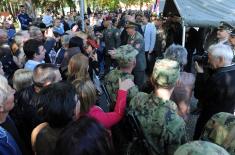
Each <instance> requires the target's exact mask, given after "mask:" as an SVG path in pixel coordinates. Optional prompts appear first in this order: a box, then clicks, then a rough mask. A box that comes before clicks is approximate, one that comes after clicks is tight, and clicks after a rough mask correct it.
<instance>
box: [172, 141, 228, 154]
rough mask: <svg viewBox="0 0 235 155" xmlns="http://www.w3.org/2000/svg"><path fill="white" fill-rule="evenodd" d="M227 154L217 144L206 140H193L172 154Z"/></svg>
mask: <svg viewBox="0 0 235 155" xmlns="http://www.w3.org/2000/svg"><path fill="white" fill-rule="evenodd" d="M189 154H190V155H229V153H228V152H227V151H226V150H225V149H224V148H222V147H220V146H219V145H216V144H214V143H211V142H207V141H193V142H189V143H186V144H184V145H182V146H180V147H179V148H178V149H177V150H176V151H175V153H174V155H189Z"/></svg>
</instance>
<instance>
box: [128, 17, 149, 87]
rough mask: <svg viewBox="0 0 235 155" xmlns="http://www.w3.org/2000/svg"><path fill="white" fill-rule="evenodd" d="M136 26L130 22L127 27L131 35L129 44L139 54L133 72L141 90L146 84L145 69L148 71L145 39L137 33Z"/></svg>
mask: <svg viewBox="0 0 235 155" xmlns="http://www.w3.org/2000/svg"><path fill="white" fill-rule="evenodd" d="M135 28H136V24H135V23H132V22H129V23H128V24H127V25H126V31H127V33H128V35H129V37H128V41H127V43H128V44H129V45H132V46H133V47H134V48H135V49H136V50H138V51H139V54H138V55H137V57H136V67H135V68H134V70H133V74H134V76H135V84H136V85H137V86H138V87H139V88H141V87H142V86H143V84H144V82H145V69H146V59H145V51H144V38H143V36H142V35H141V34H140V33H139V32H137V31H136V29H135Z"/></svg>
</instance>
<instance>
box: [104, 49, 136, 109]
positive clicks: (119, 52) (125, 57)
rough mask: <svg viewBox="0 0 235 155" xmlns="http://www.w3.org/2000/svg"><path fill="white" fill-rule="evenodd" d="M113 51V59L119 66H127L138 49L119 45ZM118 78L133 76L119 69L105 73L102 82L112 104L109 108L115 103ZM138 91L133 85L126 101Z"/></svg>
mask: <svg viewBox="0 0 235 155" xmlns="http://www.w3.org/2000/svg"><path fill="white" fill-rule="evenodd" d="M115 51H116V54H115V55H114V59H115V60H117V62H118V64H119V66H120V67H125V66H127V65H128V64H129V62H130V61H132V60H134V59H135V57H136V55H137V54H138V51H137V50H135V49H134V48H133V47H132V46H130V45H124V46H121V47H119V48H117V49H116V50H115ZM119 78H121V80H125V79H132V80H134V76H133V75H132V74H129V73H125V72H122V71H121V70H119V69H114V70H112V71H110V72H109V73H108V74H107V75H106V77H105V81H104V83H105V86H106V88H107V90H108V92H109V95H110V98H111V100H112V105H111V107H110V108H111V110H113V108H114V105H115V103H116V97H117V91H118V89H119ZM138 92H139V90H138V87H137V86H134V87H132V88H131V89H129V90H128V95H127V102H128V103H129V102H130V100H131V98H133V97H134V95H136V94H137V93H138Z"/></svg>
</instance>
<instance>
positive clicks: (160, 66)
mask: <svg viewBox="0 0 235 155" xmlns="http://www.w3.org/2000/svg"><path fill="white" fill-rule="evenodd" d="M178 78H179V64H178V63H177V62H176V61H172V60H168V59H163V60H160V61H157V62H156V63H155V67H154V70H153V75H152V79H153V80H152V82H153V83H154V85H158V86H161V87H167V86H174V85H175V83H176V81H177V79H178ZM129 112H135V114H136V115H137V117H138V119H139V121H140V123H141V125H142V127H143V130H144V133H145V135H146V136H147V138H148V139H149V140H151V141H152V142H153V144H155V146H156V148H157V149H158V150H159V152H160V154H164V155H168V154H173V153H174V151H175V150H176V149H177V148H178V147H179V146H180V145H181V144H184V143H185V142H186V133H185V122H184V120H183V119H182V118H181V117H180V116H179V115H178V114H177V106H176V104H175V103H174V102H173V101H170V100H163V99H162V98H160V97H158V96H156V95H155V94H154V93H152V94H146V93H142V92H140V93H138V94H137V95H136V96H135V97H134V98H133V99H132V100H131V102H130V110H129Z"/></svg>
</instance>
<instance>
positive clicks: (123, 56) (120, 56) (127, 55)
mask: <svg viewBox="0 0 235 155" xmlns="http://www.w3.org/2000/svg"><path fill="white" fill-rule="evenodd" d="M138 53H139V52H138V51H137V50H136V49H135V48H134V47H133V46H131V45H123V46H120V47H119V48H117V49H115V54H114V55H113V58H114V59H115V60H117V62H118V64H119V66H120V67H126V66H128V64H129V63H130V62H131V61H132V60H135V58H136V55H137V54H138Z"/></svg>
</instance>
